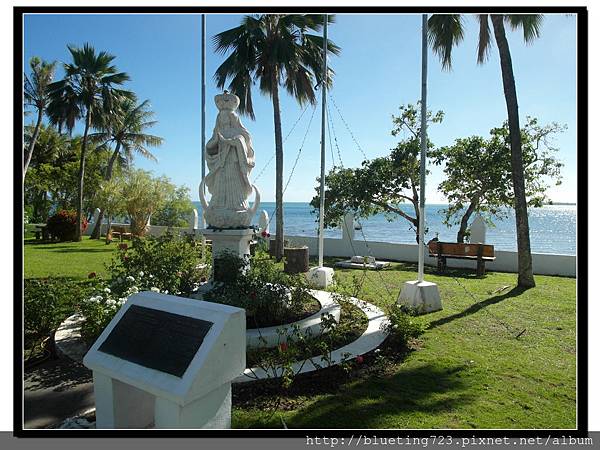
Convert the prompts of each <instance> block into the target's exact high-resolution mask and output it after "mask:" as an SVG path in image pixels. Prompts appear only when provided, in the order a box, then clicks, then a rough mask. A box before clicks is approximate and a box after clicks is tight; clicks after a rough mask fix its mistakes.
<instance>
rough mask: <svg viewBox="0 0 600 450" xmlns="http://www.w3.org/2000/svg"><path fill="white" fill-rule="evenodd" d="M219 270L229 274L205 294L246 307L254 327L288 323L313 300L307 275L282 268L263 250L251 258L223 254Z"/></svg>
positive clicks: (225, 302)
mask: <svg viewBox="0 0 600 450" xmlns="http://www.w3.org/2000/svg"><path fill="white" fill-rule="evenodd" d="M244 267H247V269H246V270H243V268H244ZM218 271H219V273H221V274H223V275H227V276H226V277H225V278H223V277H221V278H220V280H222V281H224V283H220V284H217V285H216V286H215V287H214V288H213V289H212V290H211V291H210V292H209V293H208V294H205V296H204V297H205V298H206V299H207V300H209V301H213V302H215V303H222V304H226V305H231V306H237V307H239V308H244V309H245V310H246V317H247V320H248V323H249V324H250V325H253V328H254V327H261V326H271V325H277V324H283V323H288V322H290V321H291V320H292V319H296V318H298V316H300V315H302V312H303V311H304V310H305V309H306V308H307V306H308V304H309V303H310V302H311V301H312V300H313V297H312V296H311V295H310V293H309V287H308V283H307V281H306V278H305V277H304V276H302V275H299V274H287V273H284V272H282V271H281V270H280V268H279V267H277V265H276V264H275V263H274V262H273V261H272V260H271V259H270V258H269V257H268V255H267V254H266V253H264V252H262V251H257V252H256V253H255V255H254V257H252V258H251V259H250V258H248V257H246V258H243V259H242V258H239V257H238V256H237V255H233V254H230V255H228V254H225V255H222V256H221V257H220V258H219V267H218Z"/></svg>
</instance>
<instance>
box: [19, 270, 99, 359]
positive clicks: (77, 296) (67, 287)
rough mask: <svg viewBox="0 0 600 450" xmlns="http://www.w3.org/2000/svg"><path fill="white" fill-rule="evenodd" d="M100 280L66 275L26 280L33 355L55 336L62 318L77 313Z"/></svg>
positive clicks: (28, 334) (27, 340) (27, 329)
mask: <svg viewBox="0 0 600 450" xmlns="http://www.w3.org/2000/svg"><path fill="white" fill-rule="evenodd" d="M97 283H98V282H97V281H96V280H90V281H83V282H82V281H73V280H65V279H62V278H45V279H26V280H25V281H24V288H25V289H24V297H23V301H24V335H25V336H24V337H25V349H26V350H27V351H28V352H26V353H29V355H32V354H33V353H35V351H36V350H38V349H39V348H40V346H41V345H42V343H43V342H44V341H45V340H46V338H48V337H49V336H52V335H53V333H54V332H55V331H56V329H57V328H58V327H59V326H60V324H61V322H62V321H63V320H65V319H66V318H67V317H68V316H70V315H71V314H73V313H75V312H76V311H77V309H78V307H79V305H81V303H82V301H83V300H84V299H85V298H87V297H89V295H91V293H93V292H94V291H95V290H96V289H97Z"/></svg>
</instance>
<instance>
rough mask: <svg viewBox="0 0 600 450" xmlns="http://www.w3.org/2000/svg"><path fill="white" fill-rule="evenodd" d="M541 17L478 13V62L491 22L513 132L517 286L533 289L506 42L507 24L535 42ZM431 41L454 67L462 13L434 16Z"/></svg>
mask: <svg viewBox="0 0 600 450" xmlns="http://www.w3.org/2000/svg"><path fill="white" fill-rule="evenodd" d="M542 17H543V16H542V15H541V14H479V15H477V19H478V22H479V43H478V48H477V62H478V63H480V64H481V63H483V62H485V61H486V59H487V57H488V55H489V52H490V49H491V46H492V38H491V30H490V21H491V24H492V28H493V30H494V37H495V40H496V45H497V47H498V53H499V55H500V68H501V71H502V84H503V86H504V97H505V100H506V109H507V112H508V128H509V132H510V150H511V168H512V181H513V190H514V205H513V206H514V208H515V218H516V229H517V251H518V272H519V275H518V285H519V286H521V287H534V286H535V280H534V278H533V267H532V259H531V246H530V241H529V217H528V215H527V194H526V189H525V173H524V172H525V169H524V167H523V149H522V142H521V131H520V129H521V128H520V123H519V106H518V103H517V88H516V85H515V77H514V73H513V67H512V59H511V55H510V48H509V46H508V41H507V39H506V31H505V27H504V24H505V23H506V24H508V25H509V26H510V27H511V28H512V29H513V30H517V29H521V30H522V31H523V39H524V40H525V42H526V43H530V42H532V41H533V40H534V39H535V38H537V37H538V36H539V35H540V27H541V23H542ZM428 33H429V42H430V44H431V46H432V48H433V50H434V52H436V53H437V54H438V55H439V57H440V60H441V62H442V67H443V68H445V69H450V68H451V67H452V48H453V47H454V46H455V45H457V44H458V43H460V42H461V41H462V39H463V37H464V30H463V23H462V17H461V15H460V14H435V15H433V16H431V17H430V18H429V22H428Z"/></svg>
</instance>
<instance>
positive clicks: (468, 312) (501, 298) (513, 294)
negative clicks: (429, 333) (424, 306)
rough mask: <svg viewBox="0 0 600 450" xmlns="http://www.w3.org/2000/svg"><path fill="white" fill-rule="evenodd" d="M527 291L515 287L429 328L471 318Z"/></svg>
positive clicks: (436, 321)
mask: <svg viewBox="0 0 600 450" xmlns="http://www.w3.org/2000/svg"><path fill="white" fill-rule="evenodd" d="M526 290H527V288H523V287H519V286H517V287H514V288H512V289H511V290H510V291H508V292H507V293H505V294H501V295H495V296H494V297H490V298H488V299H487V300H482V301H480V302H477V303H474V304H473V305H471V306H469V307H468V308H466V309H464V310H462V311H461V312H459V313H456V314H452V315H451V316H447V317H442V318H441V319H438V320H434V321H433V322H431V323H430V324H429V328H430V329H431V328H436V327H439V326H441V325H445V324H447V323H450V322H453V321H454V320H457V319H461V318H463V317H467V316H470V315H471V314H475V313H476V312H478V311H479V310H481V309H483V308H486V307H488V306H490V305H495V304H496V303H500V302H502V301H504V300H506V299H509V298H514V297H518V296H519V295H521V294H522V293H524V292H525V291H526Z"/></svg>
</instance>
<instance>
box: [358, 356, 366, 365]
mask: <svg viewBox="0 0 600 450" xmlns="http://www.w3.org/2000/svg"><path fill="white" fill-rule="evenodd" d="M364 360H365V358H363V357H362V355H358V356H357V357H356V362H357V363H358V364H362V363H363V362H364Z"/></svg>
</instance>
